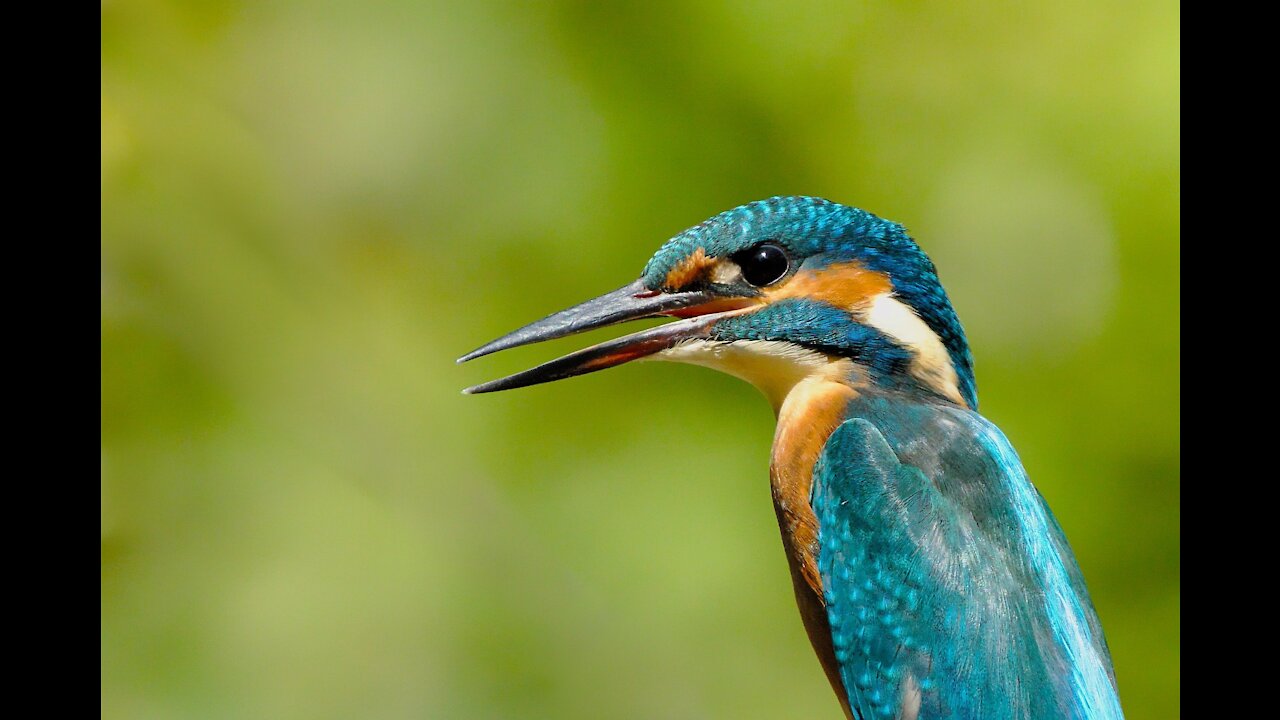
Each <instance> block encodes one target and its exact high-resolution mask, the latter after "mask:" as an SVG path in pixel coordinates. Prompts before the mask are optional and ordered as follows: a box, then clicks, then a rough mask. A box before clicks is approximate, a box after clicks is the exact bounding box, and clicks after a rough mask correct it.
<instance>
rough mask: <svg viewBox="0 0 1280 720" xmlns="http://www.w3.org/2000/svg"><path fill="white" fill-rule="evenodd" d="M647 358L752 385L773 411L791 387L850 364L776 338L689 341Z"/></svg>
mask: <svg viewBox="0 0 1280 720" xmlns="http://www.w3.org/2000/svg"><path fill="white" fill-rule="evenodd" d="M650 358H652V359H654V360H668V361H671V362H681V363H687V364H689V365H701V366H703V367H709V368H711V369H713V370H719V371H720V372H723V373H727V374H729V375H732V376H734V377H736V378H739V379H742V380H746V381H747V382H749V383H751V384H752V385H755V386H756V387H757V388H759V389H760V392H762V393H764V395H765V397H767V398H768V399H769V403H770V404H771V405H773V410H774V412H775V413H777V412H778V409H779V408H780V407H782V401H783V400H785V399H786V397H787V394H788V393H790V392H791V390H792V388H794V387H795V386H796V385H798V384H799V383H800V382H801V381H803V380H805V379H807V378H810V377H814V376H829V377H833V378H834V377H839V376H842V375H847V373H848V371H849V370H850V369H851V363H850V362H849V361H848V360H846V359H844V358H837V357H832V356H830V355H827V354H825V353H820V352H818V351H816V350H808V349H806V348H803V347H801V346H799V345H796V344H795V343H789V342H783V341H778V340H736V341H734V342H724V341H719V340H689V341H686V342H683V343H680V344H679V345H676V346H675V347H673V348H669V349H667V350H663V351H662V352H659V353H657V354H655V355H651V356H650Z"/></svg>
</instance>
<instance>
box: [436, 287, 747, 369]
mask: <svg viewBox="0 0 1280 720" xmlns="http://www.w3.org/2000/svg"><path fill="white" fill-rule="evenodd" d="M746 303H747V301H746V299H742V300H732V299H726V298H722V297H718V296H715V295H712V294H710V293H708V292H704V291H691V292H679V293H662V292H656V291H653V290H649V289H648V288H646V287H645V286H644V285H643V284H642V283H641V282H640V281H639V280H637V281H636V282H634V283H631V284H630V285H627V286H625V287H621V288H618V289H617V290H614V291H613V292H610V293H605V294H604V295H601V296H600V297H598V298H595V299H592V300H588V301H586V302H584V303H581V304H578V305H575V306H573V307H571V308H568V309H567V310H561V311H560V312H558V313H554V314H552V315H548V316H547V317H545V318H543V319H541V320H539V321H537V322H534V323H530V324H529V325H526V326H524V327H522V328H520V329H519V330H516V331H514V332H511V333H508V334H506V335H503V336H502V337H500V338H498V339H497V340H494V341H493V342H490V343H487V344H485V345H482V346H480V347H479V348H477V349H475V350H472V351H471V352H469V353H467V354H466V355H463V356H462V357H460V358H458V362H460V363H462V362H466V361H468V360H471V359H474V358H478V357H481V356H483V355H488V354H489V353H494V352H498V351H499V350H506V349H508V348H513V347H518V346H520V345H529V344H531V343H536V342H542V341H543V340H551V339H554V338H560V337H565V336H567V335H574V334H577V333H580V332H586V331H587V330H594V329H596V328H601V327H606V326H608V325H616V324H618V323H623V322H626V321H628V320H639V319H641V318H649V317H657V316H659V315H680V316H689V315H692V316H693V317H689V318H688V319H686V320H680V321H677V322H673V323H669V324H667V325H662V326H660V327H656V328H650V329H648V330H642V331H640V332H638V333H633V334H631V335H626V336H624V337H621V338H618V339H617V340H611V341H609V342H605V343H601V344H599V345H595V346H592V347H589V348H587V349H585V350H580V351H578V352H575V353H572V354H570V355H566V356H564V357H562V358H560V359H558V360H552V361H551V362H548V363H544V364H542V365H539V366H538V367H535V368H533V369H530V370H525V371H524V372H520V373H516V374H515V375H511V376H509V377H505V378H502V379H500V380H494V381H492V382H487V383H483V384H481V385H476V386H475V387H470V388H467V389H466V390H463V392H465V393H467V394H474V393H486V392H495V391H497V390H510V389H512V388H518V387H525V386H528V385H537V384H539V383H545V382H551V381H553V380H562V379H564V378H569V377H574V376H576V375H585V374H586V373H590V372H596V371H598V370H604V369H606V368H611V367H615V366H617V365H621V364H623V363H626V362H630V361H632V360H636V359H639V358H642V357H645V356H647V355H652V354H654V353H656V352H660V351H662V350H665V349H667V348H670V347H673V346H675V345H677V344H679V343H681V342H683V341H685V340H690V339H694V338H700V337H702V338H705V337H707V333H708V331H709V329H710V327H711V326H712V325H713V324H714V323H715V321H716V320H718V319H720V317H722V316H724V315H727V314H728V313H729V312H736V311H739V310H740V309H741V308H742V307H744V306H745V304H746ZM718 311H727V312H718Z"/></svg>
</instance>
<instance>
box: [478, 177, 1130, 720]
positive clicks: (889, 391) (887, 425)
mask: <svg viewBox="0 0 1280 720" xmlns="http://www.w3.org/2000/svg"><path fill="white" fill-rule="evenodd" d="M656 316H668V317H675V318H679V319H678V320H676V321H674V322H671V323H667V324H665V325H660V326H658V327H654V328H651V329H648V330H643V331H641V332H637V333H633V334H631V335H626V336H624V337H621V338H618V339H616V340H612V341H609V342H604V343H601V344H599V345H595V346H593V347H589V348H587V349H585V350H581V351H578V352H575V353H572V354H570V355H567V356H565V357H562V358H560V359H558V360H553V361H551V362H548V363H545V364H543V365H539V366H538V367H535V368H533V369H531V370H526V371H524V372H520V373H516V374H515V375H511V376H509V377H506V378H502V379H500V380H494V381H492V382H488V383H484V384H481V385H477V386H475V387H471V388H468V389H467V390H466V391H465V392H467V393H485V392H493V391H497V390H508V389H511V388H518V387H524V386H526V385H534V384H537V383H543V382H549V381H552V380H560V379H563V378H568V377H573V376H575V375H582V374H585V373H589V372H595V371H597V370H604V369H606V368H610V367H614V366H616V365H621V364H623V363H626V362H630V361H632V360H640V359H655V360H671V361H676V362H685V363H692V364H696V365H704V366H708V367H712V368H716V369H718V370H722V371H724V372H727V373H729V374H731V375H734V376H736V377H739V378H742V379H744V380H747V381H748V382H751V383H752V384H754V385H755V386H756V387H758V388H759V389H760V390H761V391H762V392H763V393H764V394H765V396H766V397H767V398H768V399H769V401H770V403H772V405H773V408H774V411H775V412H776V414H777V418H778V426H777V430H776V433H775V436H774V443H773V449H772V456H771V462H770V468H769V470H770V473H769V474H770V482H771V483H772V486H773V498H774V509H775V511H776V513H777V517H778V525H779V528H780V529H781V531H782V542H783V545H784V547H785V550H786V555H787V560H788V563H789V565H790V567H791V576H792V581H793V584H794V588H795V594H796V602H797V604H798V605H799V608H800V615H801V618H802V619H803V621H804V625H805V629H806V630H807V631H808V634H809V639H810V641H811V642H812V644H813V647H814V650H815V651H816V652H817V655H818V658H819V660H820V661H821V663H822V667H823V668H824V670H825V671H826V673H827V678H828V679H829V680H830V682H831V686H832V688H833V689H834V690H835V692H836V695H837V697H838V698H839V700H840V704H841V706H842V707H843V708H844V711H845V714H846V715H847V716H848V717H850V718H859V719H860V720H871V719H872V718H901V719H904V720H910V719H914V718H920V719H923V718H974V719H979V718H981V719H984V720H986V719H1005V718H1008V719H1023V718H1025V719H1031V718H1036V719H1040V718H1100V719H1101V718H1105V719H1108V720H1109V719H1111V718H1120V717H1122V713H1121V710H1120V701H1119V698H1118V696H1117V692H1116V682H1115V673H1114V671H1113V669H1112V665H1111V657H1110V653H1109V652H1108V650H1107V643H1106V640H1105V638H1104V637H1103V633H1102V627H1101V625H1100V624H1099V622H1098V617H1097V614H1096V612H1095V611H1094V608H1093V603H1092V602H1091V600H1090V599H1089V593H1088V591H1087V590H1086V588H1085V583H1084V577H1083V576H1082V574H1081V572H1080V568H1079V566H1078V565H1077V564H1076V561H1075V557H1074V556H1073V554H1072V552H1071V548H1070V546H1069V545H1068V544H1067V541H1066V538H1065V536H1064V535H1063V532H1062V528H1061V527H1059V525H1058V523H1057V521H1056V520H1055V519H1054V517H1053V514H1052V513H1051V512H1050V511H1049V508H1048V507H1047V506H1046V505H1045V502H1044V499H1043V498H1042V497H1041V496H1040V493H1039V492H1038V491H1037V490H1036V489H1035V487H1034V486H1033V485H1032V484H1031V482H1030V480H1029V479H1028V478H1027V475H1026V472H1025V471H1024V470H1023V468H1022V464H1021V462H1020V461H1019V459H1018V456H1017V454H1016V453H1015V452H1014V450H1013V448H1012V446H1011V445H1010V444H1009V441H1008V440H1007V439H1006V438H1005V436H1004V435H1003V434H1002V433H1001V432H1000V430H999V428H997V427H996V426H995V425H993V424H991V423H990V422H989V421H988V420H986V419H985V418H983V417H982V416H981V415H979V414H978V412H977V409H978V398H977V387H976V385H975V383H974V376H973V358H972V355H971V354H970V352H969V346H968V342H967V341H966V339H965V334H964V330H963V329H962V328H961V326H960V322H959V320H958V318H957V317H956V314H955V310H954V309H953V308H952V306H951V301H950V299H948V297H947V293H946V291H945V290H943V288H942V285H941V284H940V282H939V281H938V275H937V272H936V270H935V269H934V266H933V263H932V262H931V261H930V260H929V258H928V256H926V255H925V254H924V252H923V251H922V250H921V249H920V247H919V246H918V245H917V244H916V243H915V241H914V240H912V239H911V237H910V236H908V235H907V233H906V230H905V229H904V228H903V227H902V226H901V225H899V224H897V223H894V222H890V221H888V220H884V219H882V218H879V217H876V216H875V215H872V214H871V213H869V212H866V211H864V210H859V209H857V208H853V207H848V206H845V205H840V204H837V203H833V202H830V201H827V200H822V199H819V198H813V197H774V198H769V199H768V200H761V201H758V202H753V203H749V204H747V205H742V206H740V207H737V208H734V209H733V210H729V211H727V212H724V213H721V214H719V215H717V216H715V217H713V218H710V219H709V220H706V221H705V222H703V223H701V224H699V225H696V226H694V227H692V228H689V229H688V230H685V231H684V232H682V233H680V234H679V235H676V236H675V237H673V238H672V239H671V240H669V241H667V242H666V243H665V244H664V245H663V246H662V247H661V248H659V249H658V251H657V253H655V254H654V256H653V257H652V258H651V259H650V260H649V262H648V264H647V265H646V266H645V268H644V271H643V272H642V273H641V275H640V278H639V279H638V280H636V281H635V282H633V283H630V284H628V285H625V286H623V287H622V288H619V289H618V290H615V291H613V292H610V293H606V294H604V295H601V296H600V297H598V298H596V299H594V300H588V301H587V302H584V303H582V304H580V305H576V306H574V307H571V308H569V309H567V310H562V311H560V312H557V313H554V314H552V315H549V316H547V317H546V318H543V319H542V320H539V321H537V322H535V323H532V324H530V325H527V326H525V327H523V328H521V329H519V330H516V331H514V332H512V333H510V334H508V335H505V336H503V337H501V338H498V339H497V340H494V341H493V342H491V343H488V344H487V345H484V346H482V347H480V348H478V349H476V350H475V351H473V352H471V353H469V354H467V355H465V356H463V357H462V358H460V359H459V362H463V361H466V360H470V359H472V358H476V357H480V356H482V355H487V354H489V353H492V352H496V351H498V350H504V349H507V348H512V347H516V346H519V345H526V344H529V343H534V342H540V341H542V340H548V339H551V338H558V337H563V336H566V335H571V334H574V333H579V332H583V331H585V330H590V329H593V328H598V327H604V326H606V325H614V324H617V323H622V322H625V321H628V320H635V319H639V318H649V317H656Z"/></svg>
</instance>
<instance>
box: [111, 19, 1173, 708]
mask: <svg viewBox="0 0 1280 720" xmlns="http://www.w3.org/2000/svg"><path fill="white" fill-rule="evenodd" d="M102 23H103V28H102V703H103V716H104V717H107V718H206V717H207V718H300V719H301V718H352V717H362V718H363V717H368V718H598V717H609V718H730V717H744V718H746V717H750V718H809V717H826V718H833V719H834V718H837V717H839V716H840V715H839V709H838V706H837V704H836V702H835V700H834V698H833V696H832V694H831V691H830V689H829V688H828V686H827V683H826V680H825V679H824V677H823V674H822V672H821V671H820V669H819V666H818V664H817V661H816V660H815V659H814V657H813V655H812V651H811V650H810V648H809V644H808V641H807V639H806V637H805V634H804V631H803V630H802V628H801V624H800V621H799V618H798V616H797V613H796V610H795V608H794V604H793V599H792V594H791V583H790V580H789V577H788V573H787V569H786V564H785V562H784V559H783V556H782V551H781V546H780V543H779V540H778V531H777V528H776V525H775V521H774V515H773V509H772V507H771V504H770V501H769V490H768V480H767V465H768V452H769V442H770V438H771V433H772V427H773V418H772V415H771V413H770V411H769V408H768V406H767V404H766V403H765V402H764V401H763V400H762V399H761V398H760V397H758V396H757V394H756V392H755V391H754V390H753V389H751V388H750V387H749V386H747V385H744V384H740V383H738V382H737V381H735V380H733V379H731V378H728V377H725V376H720V375H717V374H715V373H712V372H710V371H707V370H703V369H699V368H691V367H683V366H670V365H664V364H657V363H653V364H641V365H635V366H628V367H626V368H621V369H618V370H614V371H610V372H607V373H601V374H598V375H593V376H590V377H586V378H580V379H576V380H572V381H569V382H566V383H563V384H557V385H551V386H543V387H537V388H532V389H528V390H521V391H518V392H513V393H509V394H501V395H495V396H481V397H464V396H462V395H460V394H459V392H458V391H459V390H460V389H461V388H462V387H464V386H466V385H469V384H473V383H476V382H479V381H482V380H487V379H491V378H494V377H497V376H498V375H500V374H505V373H507V372H511V371H514V370H517V369H522V368H524V367H527V366H530V365H532V364H534V363H536V362H540V361H542V360H545V359H549V358H550V357H552V356H554V355H556V354H558V353H560V352H563V351H567V350H569V349H573V348H577V347H580V346H582V345H583V344H584V343H585V342H588V341H593V340H598V339H600V338H601V337H607V336H611V335H613V334H616V331H615V332H614V333H610V332H608V331H605V332H604V333H595V334H593V335H592V336H591V337H587V338H581V337H580V338H575V339H569V340H562V341H558V342H557V343H553V344H552V346H550V347H538V348H532V349H527V350H519V351H514V352H511V353H510V354H509V355H506V354H504V355H502V356H498V357H494V358H492V359H486V360H482V361H478V362H476V363H473V364H470V365H467V366H462V367H458V366H455V365H454V363H453V359H454V358H455V357H457V356H458V355H459V354H461V353H463V352H465V351H467V350H470V349H471V348H472V347H474V346H476V345H478V344H479V343H481V342H483V341H485V340H488V339H490V338H492V337H494V336H496V335H498V334H500V333H502V332H505V331H506V330H509V329H512V328H514V327H515V326H517V325H519V324H523V323H524V322H526V321H529V320H532V319H534V318H537V317H540V316H542V315H543V314H545V313H547V312H550V311H552V310H555V309H559V308H561V307H563V306H565V305H568V304H570V303H572V302H575V301H578V300H581V299H585V298H587V297H590V296H593V295H595V294H597V293H599V292H601V291H604V290H608V289H612V288H614V287H616V286H618V285H621V284H622V283H623V282H626V281H628V280H630V279H633V278H634V277H636V275H637V274H638V272H639V270H640V268H641V267H642V265H643V263H644V261H645V260H646V259H647V257H648V255H649V254H650V253H651V252H652V251H653V250H654V249H655V248H656V247H657V246H658V245H659V243H661V242H662V241H663V240H665V239H666V238H667V237H669V236H671V235H673V234H674V233H676V232H678V231H679V230H681V229H683V228H685V227H687V226H689V225H692V224H694V223H697V222H699V221H701V220H702V219H704V218H705V217H707V216H710V215H712V214H714V213H716V212H719V211H721V210H724V209H727V208H729V207H732V206H734V205H737V204H739V203H742V202H746V201H749V200H755V199H759V198H763V197H767V196H769V195H774V194H812V195H821V196H824V197H827V198H831V199H833V200H837V201H840V202H845V203H848V204H853V205H858V206H861V207H864V208H867V209H869V210H871V211H873V212H875V213H877V214H880V215H883V216H885V217H889V218H892V219H895V220H899V221H901V222H904V223H905V224H906V225H907V226H908V227H909V228H910V229H911V230H912V231H913V233H914V234H915V236H916V237H917V238H919V239H920V241H921V242H922V244H923V245H924V247H925V248H926V250H928V251H929V252H930V253H931V254H932V255H933V257H934V259H935V260H936V262H937V264H938V266H939V267H940V269H941V274H942V278H943V281H944V283H945V284H946V286H947V288H948V289H949V290H950V292H951V295H952V298H953V299H954V301H955V304H956V306H957V307H958V309H959V312H960V315H961V318H962V319H963V320H964V322H965V324H966V327H967V328H968V330H969V334H970V339H971V341H972V343H973V345H974V349H975V354H976V356H977V372H978V384H979V388H980V391H981V396H982V406H983V410H984V412H985V413H986V414H987V415H988V416H989V417H991V418H992V419H994V420H995V421H996V422H997V423H998V424H999V425H1000V426H1001V427H1002V428H1003V429H1004V430H1005V432H1006V433H1007V434H1008V435H1009V437H1010V438H1011V439H1012V440H1013V442H1014V444H1015V446H1016V447H1017V448H1018V450H1019V452H1020V453H1021V455H1022V457H1023V459H1024V461H1025V463H1026V465H1027V467H1028V468H1029V470H1030V473H1031V476H1032V478H1034V480H1035V482H1036V483H1037V484H1038V485H1039V487H1040V488H1041V490H1042V492H1043V493H1044V495H1045V496H1046V497H1047V498H1048V500H1049V502H1050V504H1051V506H1052V507H1053V508H1054V510H1055V511H1056V513H1057V515H1058V517H1059V519H1060V520H1061V522H1062V525H1063V526H1064V527H1065V528H1066V530H1067V534H1068V536H1069V537H1070V539H1071V542H1072V544H1073V545H1074V547H1075V549H1076V552H1077V555H1078V557H1079V560H1080V564H1081V565H1082V566H1083V568H1084V572H1085V575H1086V577H1087V578H1088V581H1089V585H1090V588H1091V589H1092V591H1093V597H1094V600H1095V602H1096V604H1097V606H1098V610H1099V613H1100V614H1101V616H1102V620H1103V623H1104V625H1105V626H1106V628H1107V635H1108V638H1109V640H1110V644H1111V648H1112V651H1113V653H1114V655H1115V664H1116V672H1117V675H1118V676H1119V682H1120V691H1121V697H1122V700H1123V702H1124V705H1125V708H1126V710H1127V712H1128V716H1129V717H1130V718H1131V720H1142V719H1144V718H1161V719H1164V718H1170V717H1175V716H1177V715H1178V714H1179V522H1180V521H1179V510H1178V503H1179V482H1180V481H1179V473H1180V464H1179V440H1178V431H1179V423H1180V418H1179V386H1178V379H1179V358H1178V355H1179V330H1178V318H1179V281H1178V271H1179V265H1178V262H1179V261H1178V248H1179V133H1180V129H1179V119H1178V113H1179V57H1178V56H1179V10H1178V6H1177V4H1176V3H1174V2H1172V1H1171V0H1160V1H1158V2H1134V3H1112V2H1106V0H1092V1H1090V2H1080V3H1048V2H1046V3H1040V4H1037V5H1026V4H1022V3H1014V2H1010V3H973V4H963V5H961V4H956V3H949V2H942V1H937V2H906V3H900V2H869V3H848V2H807V3H779V2H723V1H714V0H706V1H702V2H649V3H643V4H640V3H637V4H632V5H628V6H623V5H621V4H612V3H603V4H602V3H591V2H546V3H523V2H451V3H432V2H419V1H417V0H405V1H394V0H377V1H374V2H287V1H285V2H274V1H272V2H192V3H180V2H163V1H160V0H137V1H133V0H104V2H103V3H102Z"/></svg>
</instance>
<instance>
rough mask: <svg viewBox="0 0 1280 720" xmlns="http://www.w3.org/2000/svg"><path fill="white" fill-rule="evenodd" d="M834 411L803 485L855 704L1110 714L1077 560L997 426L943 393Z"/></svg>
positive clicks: (937, 713) (865, 711)
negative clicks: (843, 417)
mask: <svg viewBox="0 0 1280 720" xmlns="http://www.w3.org/2000/svg"><path fill="white" fill-rule="evenodd" d="M850 414H851V418H850V419H849V420H847V421H846V422H844V423H843V424H842V425H841V426H840V427H839V428H837V430H836V431H835V432H834V433H833V434H832V436H831V438H830V439H829V440H828V441H827V444H826V446H825V448H824V450H823V453H822V455H821V457H820V458H819V460H818V463H817V465H816V467H815V469H814V485H813V491H812V498H811V499H812V502H813V507H814V512H815V514H816V516H817V518H818V524H819V538H818V540H819V551H818V569H819V573H820V575H821V576H822V581H823V586H824V588H823V590H824V596H825V600H826V604H827V614H828V621H829V623H830V626H831V633H832V640H833V644H834V647H835V652H836V660H837V662H838V664H839V665H840V673H841V677H842V679H843V681H844V685H845V688H846V690H847V691H848V695H849V701H850V705H851V707H852V708H853V709H854V713H855V716H858V717H860V718H862V719H863V720H872V719H873V718H876V719H878V718H915V717H918V718H984V719H986V718H991V719H1000V718H1010V719H1013V718H1026V719H1031V718H1120V717H1121V713H1120V707H1119V701H1118V700H1117V698H1116V694H1115V682H1114V676H1113V674H1112V671H1111V661H1110V657H1109V655H1108V654H1107V649H1106V644H1105V642H1104V641H1103V639H1102V634H1101V628H1100V626H1099V625H1098V622H1097V618H1096V616H1095V614H1094V611H1093V607H1092V605H1091V604H1090V602H1089V599H1088V595H1087V593H1086V592H1085V589H1084V584H1083V579H1082V578H1081V576H1080V573H1079V569H1078V567H1077V566H1076V563H1075V560H1074V558H1073V557H1072V556H1071V552H1070V549H1069V548H1068V546H1067V544H1066V541H1065V539H1063V537H1062V532H1061V529H1060V528H1059V527H1058V525H1057V523H1056V522H1055V521H1054V520H1053V517H1052V515H1051V514H1050V513H1049V511H1048V509H1047V507H1045V506H1044V504H1043V501H1042V500H1041V499H1040V496H1039V494H1038V493H1037V492H1036V491H1035V488H1034V487H1033V486H1031V484H1030V482H1029V481H1028V480H1027V478H1026V475H1025V473H1024V472H1023V470H1022V466H1021V464H1020V463H1019V462H1018V460H1017V456H1016V454H1014V453H1013V450H1012V448H1011V447H1009V445H1008V441H1007V440H1005V438H1004V436H1003V434H1001V433H1000V431H999V430H998V429H996V428H995V427H994V426H993V425H991V424H990V423H988V422H987V421H986V420H984V419H982V418H981V416H979V415H977V414H975V413H972V412H969V411H966V410H962V409H958V408H953V407H950V406H942V405H934V404H919V403H916V404H913V403H903V402H900V401H897V400H886V399H883V398H874V397H872V398H861V399H859V400H857V401H855V402H854V404H853V405H852V406H851V407H850Z"/></svg>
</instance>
